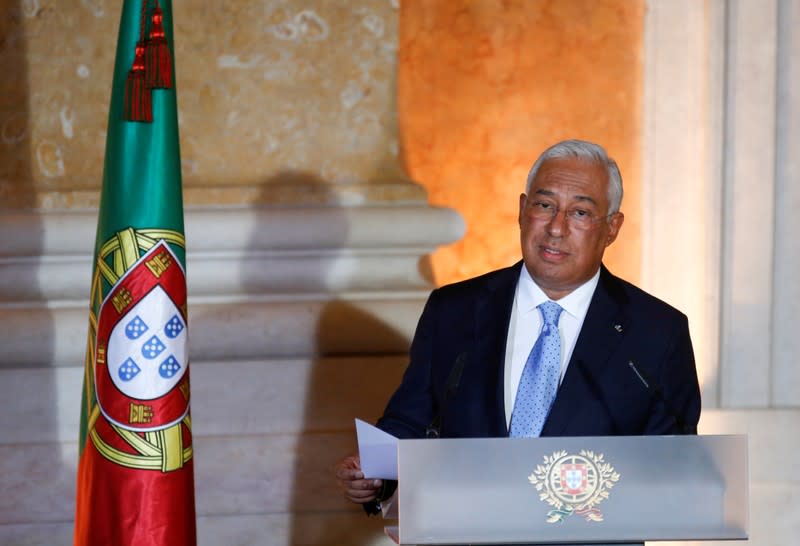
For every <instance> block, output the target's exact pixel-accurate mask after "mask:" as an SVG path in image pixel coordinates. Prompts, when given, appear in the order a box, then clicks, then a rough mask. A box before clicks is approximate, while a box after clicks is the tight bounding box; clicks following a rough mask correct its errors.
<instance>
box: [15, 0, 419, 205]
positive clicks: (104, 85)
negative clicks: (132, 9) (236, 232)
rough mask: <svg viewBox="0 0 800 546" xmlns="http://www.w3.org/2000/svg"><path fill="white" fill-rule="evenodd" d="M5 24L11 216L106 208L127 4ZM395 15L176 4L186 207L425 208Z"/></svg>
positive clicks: (62, 2)
mask: <svg viewBox="0 0 800 546" xmlns="http://www.w3.org/2000/svg"><path fill="white" fill-rule="evenodd" d="M11 4H12V5H11V7H10V9H9V11H8V13H7V14H6V15H5V16H4V17H3V19H2V21H0V35H1V36H3V39H2V41H0V66H2V67H3V73H4V74H12V75H13V77H4V78H3V80H2V82H0V135H1V136H2V140H1V141H0V206H2V207H3V208H12V209H18V208H25V207H42V208H59V207H67V208H76V207H85V206H94V205H96V204H97V190H98V189H99V184H100V181H101V178H102V163H103V155H104V147H105V130H106V123H107V116H108V102H109V96H110V82H111V72H112V69H113V62H114V53H115V48H116V39H117V29H118V25H119V14H120V8H121V2H118V1H117V0H59V1H58V2H54V1H49V0H19V1H16V0H14V1H12V2H11ZM398 9H399V6H398V3H397V1H390V0H363V1H358V2H315V1H308V2H293V1H289V0H284V1H281V0H272V1H269V2H244V1H235V0H232V1H228V2H212V1H210V0H206V1H203V0H194V1H192V2H176V3H175V6H174V10H173V13H174V19H175V28H174V30H175V35H176V39H175V57H176V77H177V89H178V107H179V119H180V132H181V156H182V161H183V177H184V183H185V186H186V193H185V195H186V203H187V205H193V204H215V205H219V204H225V203H232V204H242V203H264V202H266V203H320V204H324V203H332V202H346V203H352V204H359V203H364V202H367V201H370V202H371V201H407V200H410V199H415V200H419V199H420V198H421V197H424V194H423V192H422V191H421V190H420V189H419V188H418V187H416V186H414V185H413V184H410V183H408V181H407V180H406V177H405V175H404V174H403V171H402V169H401V168H400V163H399V161H398V154H399V151H398V138H397V116H396V108H395V101H396V98H395V91H396V81H395V69H396V59H397V17H398V15H397V13H398Z"/></svg>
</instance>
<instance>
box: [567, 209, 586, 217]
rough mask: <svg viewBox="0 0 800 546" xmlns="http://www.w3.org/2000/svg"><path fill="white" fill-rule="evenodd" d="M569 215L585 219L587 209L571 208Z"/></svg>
mask: <svg viewBox="0 0 800 546" xmlns="http://www.w3.org/2000/svg"><path fill="white" fill-rule="evenodd" d="M570 216H572V217H573V218H581V219H585V218H588V217H589V211H586V210H583V209H573V210H572V211H571V212H570Z"/></svg>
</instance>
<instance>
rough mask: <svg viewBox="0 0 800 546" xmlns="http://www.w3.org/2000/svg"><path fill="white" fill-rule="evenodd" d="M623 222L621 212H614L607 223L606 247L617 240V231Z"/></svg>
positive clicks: (623, 217)
mask: <svg viewBox="0 0 800 546" xmlns="http://www.w3.org/2000/svg"><path fill="white" fill-rule="evenodd" d="M624 222H625V215H624V214H622V213H621V212H615V213H614V215H613V216H612V217H611V219H610V220H609V221H608V235H607V236H606V246H609V245H610V244H611V243H613V242H614V241H616V240H617V235H619V230H620V228H621V227H622V224H623V223H624Z"/></svg>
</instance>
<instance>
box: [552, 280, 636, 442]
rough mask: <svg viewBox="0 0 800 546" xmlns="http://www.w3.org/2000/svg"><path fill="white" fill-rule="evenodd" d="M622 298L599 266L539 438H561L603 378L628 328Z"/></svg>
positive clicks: (616, 287) (622, 295) (615, 282)
mask: <svg viewBox="0 0 800 546" xmlns="http://www.w3.org/2000/svg"><path fill="white" fill-rule="evenodd" d="M625 303H626V301H625V296H624V294H623V292H622V291H621V290H620V289H619V287H618V285H617V281H616V278H615V277H614V276H613V275H611V273H609V272H608V270H607V269H606V268H605V267H603V266H601V268H600V280H599V282H598V283H597V288H596V289H595V292H594V295H593V296H592V301H591V303H590V304H589V309H588V311H587V312H586V318H585V319H584V321H583V326H582V327H581V331H580V334H579V335H578V340H577V342H576V343H575V349H574V350H573V352H572V358H571V359H570V361H569V366H568V367H567V372H566V374H565V375H564V380H563V381H562V382H561V386H560V387H559V388H558V392H557V394H556V399H555V401H554V402H553V406H552V407H551V408H550V414H549V415H548V417H547V421H546V422H545V425H544V428H543V429H542V436H562V435H564V431H565V430H566V429H567V426H568V424H569V421H570V420H571V419H572V417H573V416H574V415H575V414H576V413H577V411H578V408H579V407H580V402H581V400H585V399H586V397H587V396H588V395H589V393H590V392H591V389H592V388H594V387H593V386H592V385H591V381H592V377H599V376H601V375H602V373H603V371H604V369H605V367H606V366H607V365H608V362H609V357H610V356H611V354H612V352H613V351H614V349H615V348H616V347H617V345H618V344H619V342H620V341H622V337H623V335H622V334H623V332H624V330H625V328H626V326H627V324H628V320H629V319H628V316H627V314H626V313H625Z"/></svg>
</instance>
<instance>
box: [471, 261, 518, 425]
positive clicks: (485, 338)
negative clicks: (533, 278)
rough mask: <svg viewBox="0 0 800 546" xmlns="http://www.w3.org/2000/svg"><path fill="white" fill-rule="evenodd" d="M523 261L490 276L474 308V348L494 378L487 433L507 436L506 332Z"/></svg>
mask: <svg viewBox="0 0 800 546" xmlns="http://www.w3.org/2000/svg"><path fill="white" fill-rule="evenodd" d="M520 267H522V262H518V263H517V264H515V265H514V266H512V267H510V268H508V269H506V270H504V271H503V272H502V273H501V274H500V275H497V276H494V277H491V278H490V279H489V280H488V282H487V283H486V287H485V289H484V290H483V293H482V294H481V296H480V297H479V298H478V301H477V308H476V316H475V320H476V324H475V328H476V330H475V331H476V334H477V335H476V338H477V341H476V343H477V352H478V356H479V358H480V359H481V361H482V362H484V363H485V364H486V366H489V367H490V368H489V373H490V375H492V376H493V377H495V378H496V380H495V381H494V393H493V396H494V400H493V402H492V407H491V411H492V414H493V415H491V416H490V417H489V419H490V427H491V429H492V430H491V431H490V436H495V437H497V436H508V428H507V425H506V412H505V399H504V391H505V389H504V384H505V375H504V368H505V358H506V356H505V355H506V337H507V335H508V326H509V321H510V320H511V308H512V306H513V304H514V293H515V291H516V287H517V282H518V281H519V274H520Z"/></svg>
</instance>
